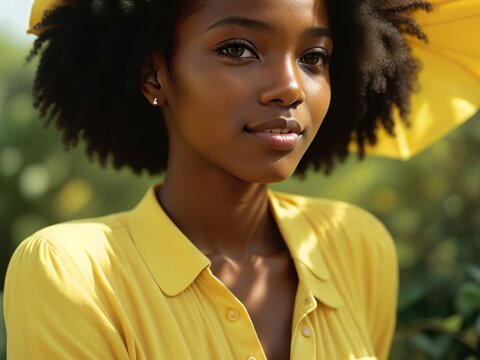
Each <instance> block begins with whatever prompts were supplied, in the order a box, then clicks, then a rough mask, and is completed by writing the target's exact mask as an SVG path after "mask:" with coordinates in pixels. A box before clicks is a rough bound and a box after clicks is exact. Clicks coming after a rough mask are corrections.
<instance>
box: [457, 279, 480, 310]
mask: <svg viewBox="0 0 480 360" xmlns="http://www.w3.org/2000/svg"><path fill="white" fill-rule="evenodd" d="M455 307H456V309H457V311H458V312H459V313H461V314H462V315H464V316H466V317H468V316H470V315H472V314H474V313H475V312H477V311H478V312H480V286H479V285H477V284H475V283H472V282H467V283H465V284H462V286H461V287H460V289H459V290H458V293H457V296H456V299H455Z"/></svg>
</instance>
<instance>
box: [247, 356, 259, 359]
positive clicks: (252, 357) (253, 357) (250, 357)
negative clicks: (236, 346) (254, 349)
mask: <svg viewBox="0 0 480 360" xmlns="http://www.w3.org/2000/svg"><path fill="white" fill-rule="evenodd" d="M248 360H257V358H256V357H255V356H249V357H248Z"/></svg>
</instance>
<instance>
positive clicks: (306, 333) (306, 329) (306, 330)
mask: <svg viewBox="0 0 480 360" xmlns="http://www.w3.org/2000/svg"><path fill="white" fill-rule="evenodd" d="M302 334H303V336H305V337H309V336H312V329H310V328H309V327H308V326H304V327H303V328H302Z"/></svg>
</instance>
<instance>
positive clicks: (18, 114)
mask: <svg viewBox="0 0 480 360" xmlns="http://www.w3.org/2000/svg"><path fill="white" fill-rule="evenodd" d="M31 101H32V99H31V97H30V95H27V94H19V95H17V96H15V97H14V98H13V99H12V100H11V101H10V102H9V103H8V110H9V112H10V116H11V118H12V121H13V123H14V124H17V125H25V124H26V123H27V122H28V121H29V120H30V119H31V118H32V117H33V114H34V111H33V108H32V104H31Z"/></svg>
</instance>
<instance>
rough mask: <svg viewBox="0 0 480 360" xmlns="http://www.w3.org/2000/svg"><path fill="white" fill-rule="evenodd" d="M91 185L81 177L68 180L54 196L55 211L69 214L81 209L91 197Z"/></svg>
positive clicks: (62, 214)
mask: <svg viewBox="0 0 480 360" xmlns="http://www.w3.org/2000/svg"><path fill="white" fill-rule="evenodd" d="M92 193H93V191H92V187H91V186H90V184H89V183H87V182H86V181H85V180H82V179H73V180H70V181H68V182H67V183H66V184H65V185H64V186H63V187H62V188H61V190H60V192H59V193H58V194H57V196H56V198H55V202H54V205H55V208H56V209H55V211H56V212H57V213H58V214H59V215H61V216H70V215H72V214H74V213H76V212H78V211H80V210H81V209H83V208H84V207H85V206H86V205H87V204H88V203H89V201H90V200H91V198H92Z"/></svg>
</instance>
